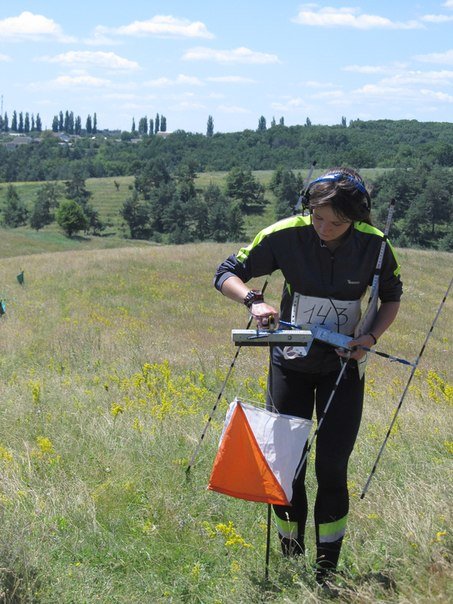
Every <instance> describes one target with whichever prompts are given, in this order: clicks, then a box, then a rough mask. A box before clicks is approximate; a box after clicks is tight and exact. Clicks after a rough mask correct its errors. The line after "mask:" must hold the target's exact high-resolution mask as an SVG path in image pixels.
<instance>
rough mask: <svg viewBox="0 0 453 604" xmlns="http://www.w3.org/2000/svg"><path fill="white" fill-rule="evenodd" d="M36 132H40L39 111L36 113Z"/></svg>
mask: <svg viewBox="0 0 453 604" xmlns="http://www.w3.org/2000/svg"><path fill="white" fill-rule="evenodd" d="M36 132H42V121H41V117H40V115H39V113H37V114H36Z"/></svg>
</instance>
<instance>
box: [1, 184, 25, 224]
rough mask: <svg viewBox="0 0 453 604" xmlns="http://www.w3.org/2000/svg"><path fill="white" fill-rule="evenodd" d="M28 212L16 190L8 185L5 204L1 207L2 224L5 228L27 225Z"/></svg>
mask: <svg viewBox="0 0 453 604" xmlns="http://www.w3.org/2000/svg"><path fill="white" fill-rule="evenodd" d="M27 218H28V210H27V207H26V206H25V204H24V202H23V201H22V200H21V199H20V197H19V194H18V193H17V191H16V188H15V187H13V185H8V188H7V190H6V202H5V205H4V206H3V224H4V225H5V226H7V227H11V228H17V227H20V226H23V225H24V224H26V223H27Z"/></svg>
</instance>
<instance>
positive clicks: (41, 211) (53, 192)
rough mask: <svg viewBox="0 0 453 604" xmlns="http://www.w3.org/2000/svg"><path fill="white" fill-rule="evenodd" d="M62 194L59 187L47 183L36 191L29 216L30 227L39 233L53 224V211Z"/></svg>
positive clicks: (55, 184)
mask: <svg viewBox="0 0 453 604" xmlns="http://www.w3.org/2000/svg"><path fill="white" fill-rule="evenodd" d="M62 194H63V191H62V188H61V186H60V185H58V184H57V183H53V182H48V183H46V184H45V185H43V186H42V187H40V188H39V189H38V191H37V192H36V199H35V203H34V205H33V208H32V211H31V214H30V226H31V227H32V228H33V229H36V230H37V231H39V229H42V228H43V227H44V226H46V225H48V224H51V223H52V222H53V220H54V215H53V210H54V209H55V208H57V207H58V203H59V200H60V198H61V196H62Z"/></svg>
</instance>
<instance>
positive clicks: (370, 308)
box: [354, 198, 396, 337]
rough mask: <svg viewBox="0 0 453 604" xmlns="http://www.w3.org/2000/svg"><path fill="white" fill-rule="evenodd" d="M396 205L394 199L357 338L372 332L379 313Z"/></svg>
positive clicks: (356, 331) (389, 210)
mask: <svg viewBox="0 0 453 604" xmlns="http://www.w3.org/2000/svg"><path fill="white" fill-rule="evenodd" d="M395 204H396V199H395V198H393V199H391V200H390V203H389V209H388V213H387V220H386V222H385V227H384V237H383V238H382V243H381V247H380V249H379V255H378V259H377V262H376V267H375V269H374V275H373V281H372V283H371V291H370V297H369V299H368V304H367V307H366V309H365V312H364V313H363V317H362V318H361V320H360V322H359V324H358V325H357V327H356V329H355V332H354V335H355V336H356V337H358V336H360V335H362V334H364V333H367V332H368V331H369V330H370V327H371V324H372V323H373V321H374V319H375V317H376V313H377V303H378V297H379V277H380V274H381V268H382V263H383V261H384V253H385V248H386V247H387V241H388V234H389V232H390V226H391V224H392V220H393V214H394V212H395Z"/></svg>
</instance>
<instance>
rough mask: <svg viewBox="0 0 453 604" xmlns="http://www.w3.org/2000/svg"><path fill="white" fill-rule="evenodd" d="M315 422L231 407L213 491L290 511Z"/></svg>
mask: <svg viewBox="0 0 453 604" xmlns="http://www.w3.org/2000/svg"><path fill="white" fill-rule="evenodd" d="M312 423H313V422H312V421H311V420H307V419H303V418H301V417H294V416H290V415H283V414H279V413H273V412H271V411H267V410H266V409H260V408H257V407H254V406H253V405H249V404H247V403H243V402H241V401H240V400H238V399H237V398H236V399H235V400H234V401H233V402H232V403H231V404H230V406H229V409H228V412H227V415H226V418H225V424H224V428H223V432H222V436H221V438H220V444H219V449H218V452H217V456H216V458H215V460H214V466H213V469H212V473H211V477H210V479H209V484H208V489H211V490H212V491H218V492H219V493H224V494H225V495H230V496H232V497H238V498H239V499H246V500H248V501H261V502H264V503H272V504H276V505H290V504H291V503H290V502H291V499H292V495H293V489H292V483H293V479H294V476H295V473H296V470H297V466H298V464H299V462H300V460H301V458H302V454H303V450H304V446H305V443H306V441H307V438H308V434H309V432H310V428H311V425H312Z"/></svg>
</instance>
